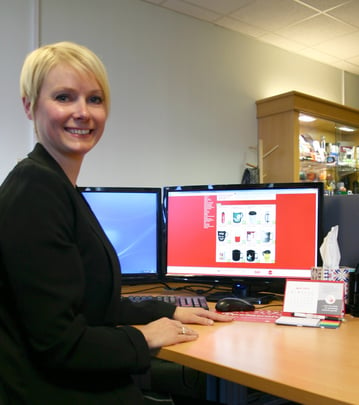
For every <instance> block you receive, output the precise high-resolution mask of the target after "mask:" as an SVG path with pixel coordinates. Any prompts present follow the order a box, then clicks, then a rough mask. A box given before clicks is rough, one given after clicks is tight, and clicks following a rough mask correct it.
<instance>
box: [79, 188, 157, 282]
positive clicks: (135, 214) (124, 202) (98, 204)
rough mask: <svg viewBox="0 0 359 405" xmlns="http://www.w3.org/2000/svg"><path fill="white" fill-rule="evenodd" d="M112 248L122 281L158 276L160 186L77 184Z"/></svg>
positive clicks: (141, 280) (146, 279)
mask: <svg viewBox="0 0 359 405" xmlns="http://www.w3.org/2000/svg"><path fill="white" fill-rule="evenodd" d="M80 191H81V193H82V195H83V197H84V198H85V200H86V201H87V202H88V204H89V205H90V207H91V209H92V211H93V213H94V214H95V216H96V217H97V219H98V221H99V222H100V224H101V226H102V228H103V230H104V232H105V233H106V235H107V237H108V239H109V240H110V242H111V243H112V245H113V247H114V248H115V250H116V252H117V255H118V258H119V260H120V264H121V273H122V280H123V283H124V284H138V283H144V282H155V281H157V280H159V278H160V276H161V237H162V233H161V188H148V187H145V188H139V187H127V188H125V187H81V188H80Z"/></svg>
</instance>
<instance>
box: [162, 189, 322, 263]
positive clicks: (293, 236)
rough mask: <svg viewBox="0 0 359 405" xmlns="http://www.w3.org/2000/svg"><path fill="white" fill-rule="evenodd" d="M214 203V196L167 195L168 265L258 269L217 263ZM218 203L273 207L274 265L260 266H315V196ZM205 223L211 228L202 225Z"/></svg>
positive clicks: (278, 197) (278, 195) (289, 195)
mask: <svg viewBox="0 0 359 405" xmlns="http://www.w3.org/2000/svg"><path fill="white" fill-rule="evenodd" d="M208 200H209V201H208ZM208 202H209V204H208ZM216 203H217V200H216V197H215V196H214V195H213V196H208V195H205V196H194V195H191V196H185V197H183V196H179V197H177V196H171V195H170V196H169V199H168V217H167V221H168V222H167V227H168V228H167V244H168V246H167V265H168V266H199V267H231V268H241V267H242V268H246V267H249V268H250V267H253V266H255V267H258V264H257V263H256V264H253V263H230V262H228V263H218V262H216ZM220 203H221V204H226V203H227V204H236V205H240V204H243V205H248V204H275V205H276V260H275V263H270V264H266V263H261V265H260V266H261V267H263V268H266V267H270V268H278V269H280V268H294V269H295V268H299V269H300V268H310V267H312V266H314V265H315V264H316V263H315V262H316V248H317V239H316V238H317V235H316V206H317V197H316V195H315V194H314V193H313V194H312V193H308V194H300V195H299V194H277V198H276V200H263V201H258V200H255V201H248V200H246V201H229V202H225V201H222V200H221V201H220ZM205 210H206V211H207V213H206V214H207V220H206V218H205V215H204V211H205ZM208 218H209V221H208ZM211 223H212V224H211ZM208 224H210V226H205V225H208Z"/></svg>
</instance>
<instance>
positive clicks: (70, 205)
mask: <svg viewBox="0 0 359 405" xmlns="http://www.w3.org/2000/svg"><path fill="white" fill-rule="evenodd" d="M120 283H121V277H120V266H119V263H118V259H117V255H116V253H115V251H114V249H113V248H112V246H111V244H110V242H109V241H108V239H107V238H106V235H105V234H104V232H103V230H102V229H101V227H100V225H99V223H98V222H97V220H96V218H95V216H94V215H93V213H92V212H91V210H90V208H89V206H88V205H87V204H86V202H85V200H84V199H83V197H82V196H81V194H80V192H79V191H78V190H77V189H76V188H74V187H73V186H72V184H71V183H70V181H69V179H68V178H67V176H66V175H65V173H64V172H63V171H62V169H61V167H60V166H59V165H58V164H57V162H56V161H55V160H54V159H53V158H52V157H51V156H50V155H49V154H48V153H47V151H46V150H45V149H44V148H43V146H42V145H40V144H37V145H36V146H35V148H34V150H33V151H32V152H31V153H30V154H29V156H28V158H26V159H24V160H23V161H21V162H20V163H19V164H18V165H17V166H16V167H15V168H14V170H13V171H12V172H11V173H10V174H9V175H8V177H7V178H6V179H5V181H4V183H3V184H2V186H1V187H0V377H1V383H0V403H1V404H2V403H4V404H9V405H15V404H16V405H17V404H27V405H57V404H59V405H60V404H61V405H71V404H74V405H75V404H76V405H81V404H86V405H87V404H88V405H92V404H93V405H95V404H101V405H110V404H116V405H119V404H131V405H132V404H136V405H137V404H140V403H141V401H142V399H141V394H140V392H139V391H138V390H137V389H136V387H135V386H134V384H133V383H132V379H131V377H130V375H131V374H135V373H142V372H144V371H145V370H146V369H147V368H148V367H149V364H150V357H151V354H150V351H149V349H148V346H147V344H146V341H145V339H144V337H143V335H142V333H141V332H139V331H138V330H137V329H135V328H133V327H131V326H129V325H133V324H140V323H147V322H150V321H152V320H155V319H157V318H159V317H161V316H168V317H172V315H173V312H174V309H175V307H173V306H171V305H168V304H163V303H145V304H140V305H138V304H136V305H135V304H132V303H131V302H129V301H128V300H121V285H120ZM118 325H123V326H121V327H117V326H118ZM1 398H2V401H3V402H1Z"/></svg>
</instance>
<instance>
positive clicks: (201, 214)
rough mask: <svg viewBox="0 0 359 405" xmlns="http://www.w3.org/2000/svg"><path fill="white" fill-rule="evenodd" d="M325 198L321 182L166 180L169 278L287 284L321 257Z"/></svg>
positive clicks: (251, 288)
mask: <svg viewBox="0 0 359 405" xmlns="http://www.w3.org/2000/svg"><path fill="white" fill-rule="evenodd" d="M322 201H323V184H322V183H286V184H273V183H271V184H240V185H210V186H208V185H206V186H171V187H165V188H164V201H163V207H164V218H165V232H166V239H165V240H166V247H165V260H166V261H165V263H166V266H165V267H166V271H165V278H166V280H176V281H190V282H206V283H213V284H217V285H222V284H228V283H231V284H232V285H234V286H236V285H237V286H238V285H239V286H240V287H241V291H242V292H241V295H242V296H243V295H244V296H245V295H246V294H247V295H248V294H253V293H257V292H258V291H260V290H263V289H265V290H266V291H268V290H270V289H275V290H276V291H275V292H284V286H285V280H286V279H287V278H306V279H309V278H310V276H311V267H313V266H316V265H318V257H319V246H320V243H321V238H322V233H321V215H322V204H323V202H322ZM243 286H244V288H243ZM278 290H281V291H278Z"/></svg>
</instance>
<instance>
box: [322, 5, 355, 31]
mask: <svg viewBox="0 0 359 405" xmlns="http://www.w3.org/2000/svg"><path fill="white" fill-rule="evenodd" d="M329 14H330V15H332V16H334V17H336V18H339V19H340V20H342V21H344V22H346V23H348V24H351V25H353V26H354V27H356V28H359V1H358V0H355V1H351V2H349V3H347V4H344V5H342V6H341V7H338V8H336V9H334V10H332V11H330V12H329Z"/></svg>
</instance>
